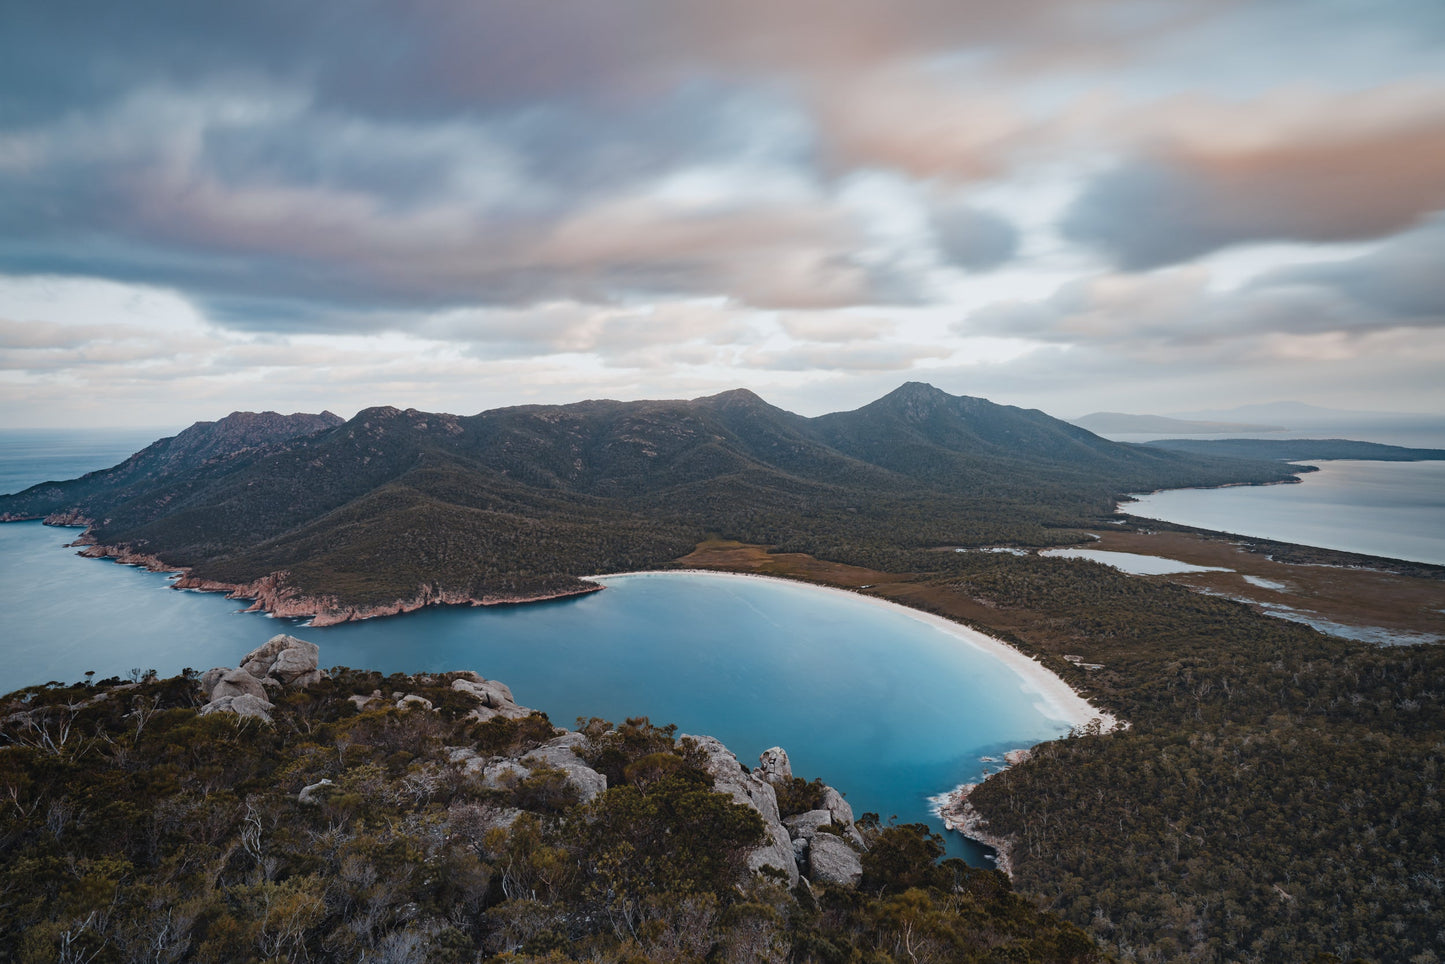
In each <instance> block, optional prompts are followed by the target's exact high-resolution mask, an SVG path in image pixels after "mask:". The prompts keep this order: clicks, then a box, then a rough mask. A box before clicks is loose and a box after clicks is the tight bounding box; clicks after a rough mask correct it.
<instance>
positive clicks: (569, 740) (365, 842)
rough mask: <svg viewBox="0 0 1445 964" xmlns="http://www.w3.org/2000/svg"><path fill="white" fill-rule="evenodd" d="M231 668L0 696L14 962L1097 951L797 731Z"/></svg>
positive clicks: (287, 668)
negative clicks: (774, 734)
mask: <svg viewBox="0 0 1445 964" xmlns="http://www.w3.org/2000/svg"><path fill="white" fill-rule="evenodd" d="M239 663H240V665H239V666H237V667H235V668H230V667H217V668H215V669H212V670H208V671H206V672H205V673H192V672H188V673H187V674H186V675H184V676H181V677H176V678H172V679H156V678H154V677H149V676H148V677H146V678H144V679H139V680H135V681H132V682H128V683H126V682H121V681H120V680H119V679H111V680H104V681H100V682H98V683H87V684H78V685H76V686H71V687H65V686H60V685H59V684H55V685H47V686H38V687H32V688H31V689H29V690H25V691H22V692H20V693H16V694H11V695H9V696H6V697H0V788H3V789H4V799H5V800H6V801H7V803H8V806H6V807H4V808H0V858H3V859H0V894H3V895H4V908H5V912H4V913H3V914H0V960H7V961H8V960H15V961H18V962H31V961H50V960H57V959H67V958H66V955H70V956H71V957H74V956H76V955H79V956H81V957H83V958H84V959H90V960H96V961H100V960H125V959H133V958H134V957H135V956H136V952H137V949H141V951H143V956H144V958H145V959H148V960H172V961H179V960H186V961H198V962H212V961H216V962H219V961H230V960H252V959H255V960H275V959H286V960H312V961H327V962H330V961H336V962H341V961H348V962H350V961H356V960H390V961H407V962H411V961H416V962H420V961H442V962H462V961H480V960H484V959H485V960H496V961H503V960H505V961H510V962H525V961H538V962H540V961H543V960H545V961H548V962H556V961H562V960H579V961H581V960H586V961H616V962H621V961H624V960H625V961H629V962H635V964H650V962H657V964H662V962H683V961H690V962H701V961H703V960H707V961H737V962H743V961H757V960H773V961H782V960H785V959H786V960H797V961H802V962H818V964H821V962H823V961H833V960H845V959H850V955H853V954H855V953H857V952H859V951H860V950H861V951H862V952H863V953H865V954H866V955H867V959H868V960H872V961H900V962H901V961H912V960H914V958H915V956H916V954H917V953H918V951H919V949H920V948H923V947H927V948H931V951H930V952H929V953H930V956H932V957H934V958H940V959H949V960H971V959H973V957H974V956H976V955H974V953H973V949H976V948H981V947H987V948H989V949H990V951H991V952H996V953H999V954H1006V955H1007V959H1010V960H1013V959H1017V960H1038V961H1061V962H1062V961H1070V962H1092V961H1097V960H1100V959H1101V957H1100V955H1099V954H1098V952H1097V949H1096V948H1095V946H1094V945H1093V944H1092V943H1091V942H1090V941H1089V940H1088V938H1087V937H1086V936H1084V935H1083V933H1082V932H1081V931H1079V930H1078V929H1077V928H1074V927H1072V926H1070V925H1067V924H1063V923H1061V922H1060V921H1058V920H1057V919H1055V918H1051V917H1049V916H1048V915H1044V914H1041V913H1039V912H1038V911H1037V910H1035V909H1034V908H1033V907H1032V905H1031V904H1030V903H1029V902H1028V901H1027V900H1025V899H1023V898H1020V897H1016V896H1014V895H1013V894H1012V893H1010V892H1009V890H1008V887H1007V884H1006V882H1005V881H1004V880H1003V878H1001V877H1000V876H999V875H997V874H996V873H994V872H992V871H987V870H975V869H971V868H968V867H965V866H963V865H961V864H959V863H958V862H957V861H951V862H947V863H946V864H945V865H944V866H937V865H936V864H935V862H934V861H935V860H936V858H937V857H938V856H939V854H940V853H941V845H939V844H937V843H936V841H935V839H934V838H930V837H929V836H928V835H927V834H926V832H923V831H922V830H921V829H920V828H907V827H886V828H885V827H880V826H878V824H877V822H876V820H873V819H871V818H870V819H868V820H860V821H859V822H858V823H857V824H855V823H854V822H853V819H852V814H851V810H849V809H848V808H847V806H846V803H845V802H844V801H843V800H842V797H841V794H839V793H838V791H836V790H834V789H832V788H829V787H826V786H823V785H822V784H820V783H817V782H816V781H815V782H814V783H811V784H808V783H804V782H803V781H802V780H799V779H798V778H796V777H793V776H792V774H791V770H790V768H789V767H787V765H786V762H787V758H786V753H785V752H784V751H782V750H781V749H780V748H773V749H772V750H769V751H768V753H767V754H765V756H764V760H763V761H760V766H759V767H758V768H757V769H755V770H753V771H751V772H750V771H748V770H746V769H745V768H743V767H742V766H741V765H740V764H739V763H738V761H737V759H736V758H735V757H734V756H733V754H732V753H731V752H730V751H729V750H728V749H727V748H726V747H724V746H722V744H720V743H718V742H717V741H716V740H712V739H711V738H708V737H685V736H684V737H679V736H677V735H676V733H675V728H673V727H657V726H654V725H652V724H651V723H650V722H649V721H648V720H646V719H645V718H640V719H631V720H627V721H625V722H624V723H622V724H619V725H613V724H611V723H607V722H606V721H602V720H596V719H594V720H589V721H585V722H584V723H581V724H580V726H579V728H578V729H576V730H571V731H568V730H563V729H560V728H558V727H555V726H554V725H553V724H552V723H551V722H550V721H549V720H548V719H547V718H546V717H545V716H544V715H542V714H540V713H537V712H535V711H533V710H529V709H528V708H527V707H525V706H522V705H520V704H518V703H517V702H516V700H515V698H514V697H513V695H512V692H511V690H510V689H509V688H508V687H507V686H506V685H505V684H502V683H499V682H497V681H495V680H489V679H486V678H484V677H482V676H480V675H479V674H476V673H473V672H453V673H442V674H430V675H417V676H405V675H400V674H396V675H392V676H386V677H384V676H382V675H381V674H378V673H369V672H366V671H359V670H344V669H338V670H332V671H331V672H330V673H327V672H324V671H322V670H321V669H320V668H319V666H318V651H317V649H316V647H315V646H313V645H312V644H310V643H308V642H306V641H304V640H301V639H297V638H295V637H290V636H284V635H283V636H276V637H274V638H272V639H271V640H269V641H267V642H266V643H264V644H263V645H261V646H258V647H257V648H256V649H255V650H253V651H251V652H250V653H248V654H246V655H245V656H243V657H242V658H241V659H240V660H239ZM900 915H902V916H900ZM922 922H926V924H927V933H926V943H923V944H920V943H919V941H920V940H922V939H923V936H922V935H921V934H920V933H919V932H917V931H916V930H915V928H917V927H918V926H921V923H922Z"/></svg>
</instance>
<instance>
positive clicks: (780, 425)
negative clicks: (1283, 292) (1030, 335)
mask: <svg viewBox="0 0 1445 964" xmlns="http://www.w3.org/2000/svg"><path fill="white" fill-rule="evenodd" d="M259 418H261V417H259V416H249V415H240V414H238V415H234V416H231V417H229V418H228V419H223V420H222V421H221V422H218V423H215V424H214V425H208V424H206V423H200V424H198V425H196V426H193V427H192V428H191V429H188V430H187V431H186V432H183V433H182V434H181V435H180V436H177V437H176V438H175V439H172V440H163V441H162V442H158V443H156V445H153V446H151V448H150V449H147V450H146V451H145V452H143V453H140V454H138V455H137V456H134V457H132V459H130V460H128V461H127V462H125V463H122V465H120V466H117V467H115V468H113V469H110V470H106V471H104V472H97V473H91V474H90V475H87V476H85V477H84V478H82V479H78V480H73V481H70V482H63V483H47V484H45V485H41V486H35V487H33V488H31V489H28V490H26V491H25V492H21V493H18V494H15V495H10V496H3V497H0V518H6V519H19V518H36V517H43V516H56V517H58V518H59V519H63V520H66V521H81V520H84V521H88V522H89V523H90V524H91V526H92V528H91V531H90V538H92V539H93V540H94V541H97V542H99V543H101V544H103V545H107V546H121V547H124V548H125V549H126V550H128V551H130V552H133V553H137V554H144V555H146V556H152V557H155V558H157V559H159V560H161V561H163V562H165V563H167V564H170V565H176V566H185V567H190V568H191V569H192V572H193V575H194V576H195V577H196V578H198V579H203V580H212V581H219V582H223V583H229V584H237V585H243V584H250V583H252V582H254V581H255V580H259V579H263V578H274V579H283V578H284V580H285V582H286V585H287V587H288V591H291V592H293V593H299V594H302V595H305V596H308V597H315V598H318V599H319V598H320V597H326V598H327V599H329V600H331V602H330V603H324V604H323V603H318V605H337V604H346V605H368V604H378V603H384V602H386V601H388V600H396V599H398V598H407V597H411V596H414V595H417V594H418V593H420V594H423V595H426V596H427V597H428V598H441V597H443V596H445V597H447V598H452V599H458V598H471V599H479V600H487V599H498V598H526V597H529V596H539V595H546V594H550V593H555V592H566V591H576V590H578V589H580V588H582V586H581V585H580V584H579V583H578V582H577V581H576V578H575V577H576V576H579V575H585V574H588V573H594V572H600V571H613V570H618V569H627V568H636V567H640V566H647V565H657V564H661V563H664V562H666V561H668V560H670V559H673V558H676V557H677V556H679V555H681V554H683V553H684V552H686V551H687V549H688V548H689V547H690V546H692V545H693V544H695V543H696V542H697V541H698V540H699V539H700V538H702V537H703V536H704V535H706V534H708V533H715V534H719V535H722V536H725V537H729V538H738V539H743V540H746V541H750V542H762V543H768V544H772V545H778V546H781V547H786V548H791V549H799V550H804V551H810V552H813V553H816V554H820V555H824V556H827V555H830V554H832V553H834V552H836V551H837V550H838V548H839V547H841V546H844V545H857V544H860V543H883V544H888V545H901V546H905V547H920V546H928V545H943V544H961V545H967V544H983V543H996V542H1015V543H1020V544H1033V545H1043V544H1051V543H1055V542H1069V541H1074V540H1075V539H1076V537H1075V536H1072V535H1070V534H1068V533H1066V532H1059V531H1055V530H1059V529H1065V528H1067V527H1069V526H1073V525H1079V524H1082V523H1086V522H1088V521H1090V520H1092V519H1095V518H1097V517H1098V516H1100V515H1103V514H1107V513H1108V512H1110V511H1111V510H1112V508H1113V500H1114V499H1116V498H1117V497H1118V496H1120V495H1122V494H1124V493H1126V492H1129V491H1139V490H1145V489H1156V488H1165V487H1172V486H1183V485H1215V484H1224V483H1233V482H1264V481H1280V480H1285V479H1289V478H1291V474H1290V473H1291V472H1292V471H1294V470H1292V469H1289V468H1287V467H1283V466H1279V465H1271V464H1267V463H1262V462H1254V463H1251V462H1247V461H1243V460H1237V459H1218V458H1205V457H1199V456H1194V455H1188V454H1180V453H1174V452H1166V451H1157V450H1153V449H1145V448H1141V447H1138V446H1129V445H1121V444H1118V443H1114V442H1109V441H1107V440H1105V439H1102V438H1099V437H1098V436H1095V435H1092V434H1090V433H1089V432H1086V431H1084V430H1082V429H1079V428H1077V427H1075V426H1072V425H1069V424H1068V423H1065V422H1061V421H1059V420H1057V419H1053V418H1050V417H1049V416H1047V415H1045V414H1043V413H1042V412H1037V411H1025V410H1022V409H1017V408H1012V407H1008V406H1000V405H995V404H993V403H991V402H989V401H987V400H984V399H978V398H967V397H956V396H952V395H948V394H946V393H944V392H942V391H939V390H938V389H935V388H932V387H931V386H928V385H922V384H919V383H910V384H908V385H904V386H903V387H901V388H899V389H898V390H896V391H894V392H893V393H891V394H889V395H888V396H886V397H884V398H882V399H879V400H878V401H876V402H874V403H872V404H871V405H868V406H865V407H864V408H861V409H858V410H857V411H853V412H843V413H835V414H832V415H825V416H822V417H819V418H804V417H802V416H799V415H795V414H792V413H790V412H786V411H783V410H782V409H779V408H776V407H774V406H771V405H768V404H767V403H766V402H764V401H763V400H762V399H760V398H758V397H757V396H756V395H753V394H752V393H751V392H746V391H733V392H726V393H723V394H721V395H715V396H710V397H707V398H699V399H694V400H691V401H641V402H615V401H588V402H580V403H577V404H573V405H560V406H535V405H530V406H519V407H513V408H502V409H496V410H493V411H488V412H483V413H481V414H479V415H474V416H470V417H459V416H455V415H447V414H437V413H427V412H419V411H415V410H408V411H400V410H398V409H395V408H389V407H381V408H371V409H366V410H365V411H362V412H360V413H358V414H357V415H356V417H355V418H352V419H351V420H350V421H347V422H345V423H344V424H336V422H337V420H336V419H335V416H329V415H322V416H291V417H290V421H286V422H285V424H284V425H280V424H277V425H273V426H272V428H271V430H272V435H270V436H267V435H265V434H264V433H260V432H259V431H253V432H249V433H248V432H241V431H239V428H240V427H241V426H244V425H249V424H251V423H253V422H256V420H257V419H259ZM266 424H267V425H271V422H270V421H267V422H266ZM258 429H259V426H258ZM277 573H285V574H286V575H285V576H284V577H280V576H276V575H275V574H277Z"/></svg>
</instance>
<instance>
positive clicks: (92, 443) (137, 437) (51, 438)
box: [0, 428, 176, 493]
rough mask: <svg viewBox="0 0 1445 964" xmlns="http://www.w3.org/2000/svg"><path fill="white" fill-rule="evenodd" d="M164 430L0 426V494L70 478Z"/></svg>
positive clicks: (107, 463) (117, 458)
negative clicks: (0, 429) (4, 427)
mask: <svg viewBox="0 0 1445 964" xmlns="http://www.w3.org/2000/svg"><path fill="white" fill-rule="evenodd" d="M174 434H176V433H175V431H172V430H167V429H156V428H149V429H140V428H119V429H84V430H75V429H7V430H5V431H0V493H11V492H19V491H21V490H23V489H28V488H30V486H32V485H35V484H37V483H40V482H59V481H63V480H65V479H74V478H77V477H79V476H82V475H84V474H85V473H87V472H93V471H95V470H96V469H108V468H110V467H111V466H112V465H117V464H119V463H121V462H124V461H125V460H126V458H127V457H128V456H130V455H133V454H135V453H136V452H139V451H140V450H141V449H143V448H145V447H146V446H147V445H149V444H151V443H152V442H154V441H155V440H156V439H159V438H164V437H166V436H167V435H174Z"/></svg>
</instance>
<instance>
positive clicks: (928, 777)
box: [0, 522, 1068, 862]
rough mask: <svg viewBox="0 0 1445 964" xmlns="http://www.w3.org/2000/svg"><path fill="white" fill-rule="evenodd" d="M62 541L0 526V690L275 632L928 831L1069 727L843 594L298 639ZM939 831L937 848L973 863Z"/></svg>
mask: <svg viewBox="0 0 1445 964" xmlns="http://www.w3.org/2000/svg"><path fill="white" fill-rule="evenodd" d="M78 532H79V530H75V529H57V528H52V527H45V526H42V525H40V524H39V523H33V522H32V523H11V524H7V525H3V526H0V605H3V606H4V607H5V612H6V616H5V625H6V629H7V632H6V633H5V639H6V643H5V644H4V648H3V650H0V689H4V690H6V691H9V690H11V689H15V688H17V687H19V686H24V685H28V684H32V683H36V682H44V681H45V680H49V679H57V680H62V681H67V682H68V681H73V680H77V679H80V678H81V677H82V675H83V674H84V673H85V671H87V670H95V671H96V672H97V674H98V675H99V676H101V677H105V676H109V675H122V676H124V675H126V674H127V673H128V672H129V671H130V669H131V668H132V667H135V668H155V669H157V670H158V671H159V672H161V673H162V674H163V675H169V674H174V673H177V672H179V671H180V670H181V669H182V668H183V667H185V666H191V667H194V668H197V669H205V668H207V667H209V666H212V665H235V663H236V662H237V660H238V659H239V657H240V656H241V655H243V654H244V653H245V652H247V651H248V650H249V649H251V648H254V647H255V646H257V645H259V644H260V643H261V642H264V641H265V639H266V638H268V637H269V636H270V635H272V634H274V633H277V632H292V633H294V634H296V635H299V636H301V637H302V638H305V639H310V640H312V641H313V642H316V643H317V644H318V645H320V646H321V655H322V663H323V665H328V666H335V665H349V666H354V667H359V668H370V669H377V670H381V671H382V672H388V673H389V672H407V673H417V672H440V671H445V670H455V669H472V670H475V671H477V672H479V673H481V674H483V675H484V676H488V677H491V678H494V679H500V680H502V681H504V682H506V683H508V684H509V685H510V686H511V687H512V688H513V690H514V692H515V693H516V694H517V698H518V700H519V701H520V702H522V703H523V704H525V705H528V706H533V707H536V708H537V709H540V710H543V711H545V712H546V713H547V714H548V715H549V716H550V717H551V718H552V720H553V721H554V722H556V723H558V724H560V725H564V726H571V725H573V723H574V721H575V719H576V718H577V717H579V716H582V717H589V716H601V717H605V718H608V719H612V720H620V719H622V718H625V717H627V716H639V715H646V716H649V717H651V719H652V720H653V722H655V723H676V724H677V725H678V726H679V730H680V732H692V733H708V734H711V735H713V736H716V737H718V738H719V739H721V740H722V741H723V742H724V743H726V744H727V745H728V746H729V747H730V748H731V749H733V750H734V751H735V752H736V753H737V754H738V756H739V758H740V759H741V760H742V761H743V762H744V763H748V764H752V763H754V762H755V761H756V758H757V755H758V754H759V753H760V752H761V751H762V750H764V749H766V748H767V747H770V746H773V745H781V746H784V747H785V748H787V750H788V751H789V753H790V755H791V756H792V758H793V763H794V768H795V770H796V772H797V773H798V774H799V775H803V776H807V777H809V778H812V777H820V778H822V779H823V780H825V781H826V782H828V783H831V784H833V785H835V786H837V787H839V788H840V789H842V790H844V791H845V792H846V793H847V795H848V798H849V801H850V803H852V805H853V807H854V809H855V811H857V812H859V813H861V812H863V811H874V812H877V813H879V814H880V815H881V816H882V818H883V819H884V820H885V821H886V820H888V819H889V818H890V817H891V816H893V815H896V816H897V818H898V820H899V821H900V822H926V823H928V824H929V825H930V826H932V827H933V828H934V829H937V830H941V829H942V824H941V822H940V821H938V820H937V818H935V817H934V816H933V815H932V813H931V811H930V804H929V802H928V798H929V797H931V796H934V795H936V794H938V793H940V792H943V791H945V790H948V789H951V788H952V787H954V786H956V785H958V784H960V783H964V782H974V781H976V780H977V779H979V778H980V777H981V776H982V775H983V773H984V771H985V769H986V764H985V763H984V762H983V761H982V760H981V759H980V758H981V757H984V756H1001V755H1002V753H1003V752H1004V751H1006V750H1009V749H1013V748H1016V747H1020V746H1028V745H1031V744H1034V743H1037V742H1040V741H1042V740H1047V739H1052V738H1054V737H1057V736H1060V735H1062V734H1063V733H1065V732H1067V730H1068V724H1067V723H1064V722H1061V721H1060V720H1058V719H1054V718H1052V717H1053V716H1057V715H1058V714H1057V713H1049V712H1045V711H1042V710H1041V708H1040V707H1041V706H1042V705H1043V700H1042V699H1041V697H1040V696H1039V695H1038V694H1037V693H1035V692H1033V691H1031V690H1027V689H1026V688H1025V683H1024V679H1023V677H1022V676H1020V675H1019V673H1018V672H1016V671H1015V670H1014V669H1012V668H1010V667H1009V666H1007V665H1005V664H1004V663H1002V662H1000V661H999V660H998V659H996V658H994V657H993V656H992V655H990V654H989V653H987V652H986V651H984V650H981V649H979V648H978V647H976V646H972V645H969V644H968V643H966V642H964V641H963V640H961V639H960V638H959V637H958V636H956V635H954V634H951V633H950V632H946V631H944V630H943V629H941V628H939V627H937V626H934V625H930V624H929V623H927V622H925V621H922V620H920V619H918V618H915V617H914V616H913V615H912V614H911V613H910V612H909V611H907V610H901V609H899V608H898V607H891V606H885V605H880V604H878V603H877V602H876V601H872V600H868V599H864V598H861V597H859V598H853V597H852V596H851V594H847V593H840V592H837V591H829V590H823V589H818V588H816V587H810V586H804V585H800V584H795V583H788V582H780V581H777V580H768V579H758V578H740V577H725V576H708V575H698V574H685V573H658V574H643V575H628V576H620V577H606V579H605V581H606V583H607V584H608V586H609V588H608V589H607V590H606V591H604V592H600V593H593V594H591V595H587V596H582V597H577V598H573V599H567V600H558V601H554V602H547V603H536V604H529V605H524V606H507V607H493V608H482V609H470V608H455V607H446V608H435V609H428V610H424V611H421V612H418V613H412V614H408V615H406V616H402V617H395V618H388V619H377V620H369V621H366V622H361V623H348V624H343V625H340V626H331V627H325V628H311V627H304V626H301V625H300V624H298V623H297V622H295V621H290V620H274V619H269V618H267V617H265V616H262V615H259V614H254V613H252V614H242V613H238V612H237V609H238V608H239V604H238V603H237V602H235V601H233V600H227V599H225V598H223V597H221V596H219V595H216V594H207V593H192V592H177V591H174V590H171V589H169V588H168V585H167V578H166V577H165V576H164V575H162V574H158V573H148V572H144V571H142V570H139V569H136V568H133V567H126V566H119V565H116V564H114V563H111V562H103V561H96V560H88V559H82V558H80V557H78V556H76V555H75V553H74V551H73V550H70V549H66V548H63V546H64V543H66V542H68V541H70V540H72V539H74V538H75V537H76V535H78ZM946 836H947V838H948V846H949V851H950V852H951V853H953V854H955V855H960V856H966V857H967V858H969V859H970V860H972V861H975V862H977V861H979V860H980V859H981V856H982V852H981V851H980V850H978V849H977V848H974V847H972V846H971V845H969V844H967V843H966V842H965V841H964V840H963V839H962V838H961V837H960V836H958V835H957V834H947V835H946Z"/></svg>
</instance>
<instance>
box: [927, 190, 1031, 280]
mask: <svg viewBox="0 0 1445 964" xmlns="http://www.w3.org/2000/svg"><path fill="white" fill-rule="evenodd" d="M932 220H933V231H934V235H935V237H936V238H937V242H938V247H939V250H940V251H941V252H942V254H943V257H944V260H945V261H947V262H948V263H949V264H951V265H954V266H955V267H959V268H966V269H969V270H972V271H987V270H989V269H991V268H997V267H998V266H1000V265H1002V264H1004V263H1005V262H1007V261H1009V260H1010V259H1011V258H1012V257H1013V256H1014V255H1015V254H1016V253H1017V252H1018V247H1019V232H1018V229H1017V228H1015V227H1014V226H1013V224H1012V223H1011V222H1010V221H1008V219H1006V218H1002V217H999V216H998V215H997V214H993V213H991V212H989V211H984V210H981V209H979V208H976V207H972V206H970V205H967V204H951V205H945V206H942V207H939V208H938V209H936V210H935V211H934V212H933V218H932Z"/></svg>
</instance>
